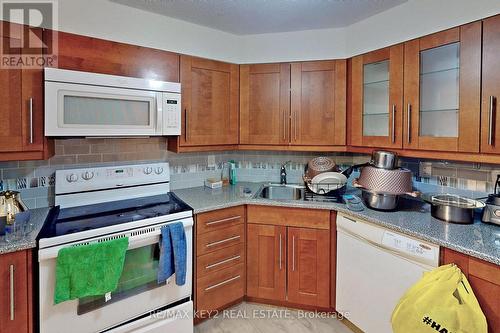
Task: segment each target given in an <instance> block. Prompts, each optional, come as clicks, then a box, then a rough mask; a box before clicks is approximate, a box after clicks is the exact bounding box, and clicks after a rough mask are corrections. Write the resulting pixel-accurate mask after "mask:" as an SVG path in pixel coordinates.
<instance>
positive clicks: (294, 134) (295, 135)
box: [293, 112, 299, 141]
mask: <svg viewBox="0 0 500 333" xmlns="http://www.w3.org/2000/svg"><path fill="white" fill-rule="evenodd" d="M294 119H295V126H294V129H293V137H294V139H295V141H297V127H299V121H298V120H297V112H296V113H295V116H294Z"/></svg>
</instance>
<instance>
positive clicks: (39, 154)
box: [0, 22, 53, 161]
mask: <svg viewBox="0 0 500 333" xmlns="http://www.w3.org/2000/svg"><path fill="white" fill-rule="evenodd" d="M1 24H2V25H3V28H2V31H1V33H2V43H4V45H10V46H11V47H12V46H13V47H16V48H17V50H15V52H14V53H15V54H23V55H26V56H35V57H37V56H42V51H40V52H38V53H36V54H33V53H28V51H29V49H28V47H27V46H24V45H23V44H22V42H23V39H22V38H23V37H22V34H23V32H24V33H26V31H27V30H26V29H28V27H26V26H22V25H18V24H14V23H7V22H1ZM23 30H24V31H23ZM30 33H31V35H30V36H31V39H30V43H31V46H40V45H41V43H42V35H43V34H42V30H41V29H35V28H31V29H30ZM40 50H41V48H40ZM30 52H33V51H30ZM0 84H1V85H2V87H3V89H2V91H1V93H0V95H1V96H0V98H1V100H2V104H1V105H0V161H5V160H34V159H44V158H48V157H50V155H51V154H52V150H53V145H52V144H51V143H50V142H48V141H47V140H46V139H45V137H44V119H43V117H44V110H43V69H42V68H41V67H40V68H2V69H0Z"/></svg>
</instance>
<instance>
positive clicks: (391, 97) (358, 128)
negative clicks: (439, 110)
mask: <svg viewBox="0 0 500 333" xmlns="http://www.w3.org/2000/svg"><path fill="white" fill-rule="evenodd" d="M351 73H352V81H351V85H352V97H351V98H352V104H351V107H352V111H351V112H352V119H351V126H352V132H351V141H352V144H353V145H356V146H363V147H386V148H401V147H402V128H401V126H402V125H401V124H402V113H403V112H402V103H403V88H402V86H403V45H395V46H392V47H390V48H385V49H381V50H377V51H373V52H370V53H367V54H364V55H361V56H357V57H354V58H353V60H352V69H351Z"/></svg>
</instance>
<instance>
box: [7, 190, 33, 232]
mask: <svg viewBox="0 0 500 333" xmlns="http://www.w3.org/2000/svg"><path fill="white" fill-rule="evenodd" d="M26 210H28V209H27V207H26V205H25V204H24V202H23V201H22V200H21V195H20V193H19V192H16V191H4V192H0V216H5V217H6V218H7V224H11V223H12V221H13V220H14V216H15V215H16V214H17V213H20V212H23V211H26Z"/></svg>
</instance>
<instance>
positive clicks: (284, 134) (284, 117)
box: [283, 111, 286, 141]
mask: <svg viewBox="0 0 500 333" xmlns="http://www.w3.org/2000/svg"><path fill="white" fill-rule="evenodd" d="M285 140H286V113H285V111H283V141H285Z"/></svg>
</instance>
